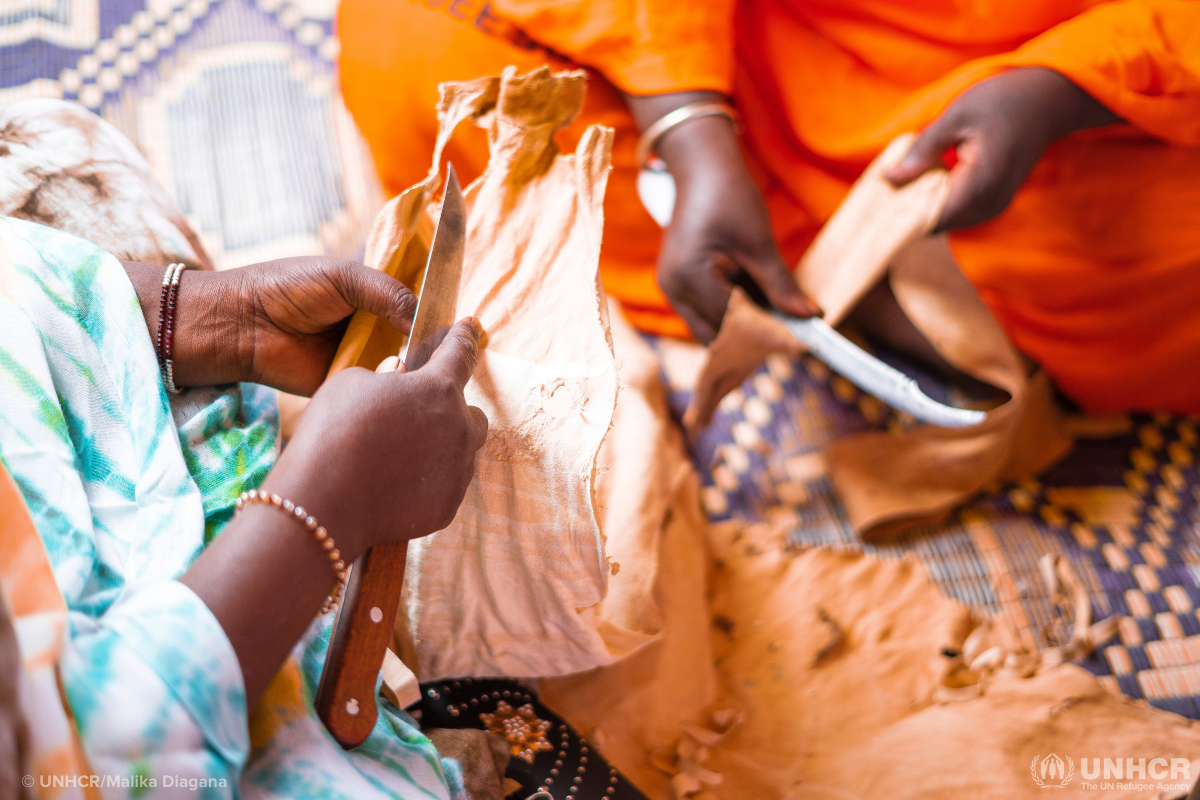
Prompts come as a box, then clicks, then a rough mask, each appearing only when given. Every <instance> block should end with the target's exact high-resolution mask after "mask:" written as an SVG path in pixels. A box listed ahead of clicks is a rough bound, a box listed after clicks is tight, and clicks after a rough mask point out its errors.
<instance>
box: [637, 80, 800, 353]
mask: <svg viewBox="0 0 1200 800" xmlns="http://www.w3.org/2000/svg"><path fill="white" fill-rule="evenodd" d="M722 99H723V98H722V97H721V96H720V95H718V94H717V93H715V92H679V93H673V94H664V95H652V96H646V97H635V96H626V102H627V103H628V105H629V108H630V111H631V112H632V113H633V115H634V117H635V118H636V119H637V121H638V124H639V126H640V127H641V128H642V129H645V128H646V127H648V126H649V125H651V124H653V123H654V121H655V120H657V119H659V118H660V117H662V116H663V115H664V114H666V113H668V112H670V111H672V110H674V109H676V108H679V107H681V106H683V105H687V104H689V103H695V102H714V101H720V100H722ZM658 153H659V154H660V155H661V156H662V157H663V159H664V160H665V161H666V162H667V166H668V168H669V169H670V172H671V175H672V177H674V179H675V187H676V194H675V209H674V212H673V214H672V217H671V222H670V224H669V225H668V226H667V228H666V230H665V231H664V232H663V242H662V248H661V249H660V250H659V256H658V271H657V276H658V284H659V286H660V287H661V288H662V290H663V292H664V293H665V294H666V296H667V299H668V300H669V301H670V302H671V305H672V307H673V308H674V309H675V311H676V312H677V313H678V314H679V316H680V317H682V318H683V320H684V322H686V323H687V325H688V328H689V329H690V330H691V332H692V335H693V336H694V337H695V338H696V339H697V340H698V341H700V342H704V343H707V342H709V341H711V340H712V338H713V337H714V336H716V334H717V330H718V329H720V327H721V320H722V319H723V318H724V316H725V307H726V306H727V305H728V304H729V293H730V291H731V289H732V281H734V280H736V279H737V278H738V277H739V276H744V277H746V278H749V279H750V280H751V281H753V283H755V284H757V286H758V287H759V288H760V289H762V291H763V293H764V294H766V296H767V299H768V300H769V301H770V303H771V305H773V306H774V307H775V308H778V309H780V310H781V311H784V312H786V313H788V314H793V315H795V316H798V317H811V316H814V315H817V314H819V313H820V309H819V308H818V307H817V305H816V304H815V303H814V302H813V301H812V300H810V299H809V298H808V297H806V296H805V295H804V293H803V292H801V291H800V288H799V287H798V286H797V285H796V281H795V278H793V277H792V273H791V270H790V269H788V266H787V264H786V263H785V262H784V260H783V256H782V255H780V253H779V248H778V246H777V245H776V244H775V237H774V235H773V234H772V232H771V223H770V219H769V217H768V216H767V206H766V203H765V202H764V201H763V197H762V193H761V192H760V191H759V189H758V186H756V185H755V183H754V181H753V180H752V179H751V177H750V173H749V172H748V171H747V169H746V163H745V160H744V159H743V158H742V153H741V150H740V148H739V147H738V143H737V137H736V136H735V134H734V131H733V127H732V125H730V123H729V120H727V119H725V118H723V117H700V118H696V119H691V120H688V121H686V122H683V123H681V124H679V125H678V126H676V127H674V128H672V129H671V130H670V131H668V132H667V133H666V134H665V135H664V136H663V138H662V139H661V140H660V141H659V145H658Z"/></svg>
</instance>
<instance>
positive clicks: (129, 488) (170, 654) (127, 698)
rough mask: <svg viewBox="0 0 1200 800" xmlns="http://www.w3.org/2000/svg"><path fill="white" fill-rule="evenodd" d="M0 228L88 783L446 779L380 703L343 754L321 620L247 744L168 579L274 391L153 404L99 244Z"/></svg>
mask: <svg viewBox="0 0 1200 800" xmlns="http://www.w3.org/2000/svg"><path fill="white" fill-rule="evenodd" d="M0 244H2V246H3V248H4V249H6V250H7V252H8V255H9V257H10V259H11V263H10V264H9V267H8V268H5V269H0V460H2V461H3V464H4V466H5V467H6V468H7V470H8V471H9V473H10V474H11V475H12V478H13V480H14V482H15V483H16V485H17V487H18V489H19V490H20V493H21V494H22V496H23V498H24V500H25V504H26V505H27V506H28V508H29V510H30V514H31V516H32V518H33V522H34V524H35V526H36V528H37V531H38V533H39V534H40V536H41V539H42V541H43V543H44V545H45V549H46V552H47V555H48V557H49V561H50V565H51V567H52V568H53V572H54V577H55V580H56V581H57V583H58V588H59V590H60V591H61V592H62V594H63V596H64V598H65V599H66V603H67V608H68V611H69V616H68V636H67V638H66V643H65V645H64V651H63V653H62V656H61V660H60V674H61V679H62V684H63V689H64V693H65V695H66V697H67V700H68V701H69V705H70V711H71V713H72V714H73V716H74V720H75V723H76V728H77V729H78V732H79V735H80V738H81V739H82V742H83V746H84V750H85V751H86V754H87V757H88V760H89V762H90V765H91V767H92V769H93V770H94V772H95V773H96V774H97V775H98V776H99V787H100V790H101V792H102V793H103V795H104V796H105V797H117V798H125V797H180V796H188V797H191V796H195V797H235V796H239V794H240V795H242V796H247V797H288V798H303V797H322V798H334V797H396V798H400V797H403V798H430V799H431V800H434V799H435V798H436V799H438V800H441V799H443V798H449V797H450V795H451V793H453V794H456V795H457V794H460V793H461V785H455V786H449V785H448V784H447V777H450V780H451V783H453V784H460V781H455V780H454V776H455V775H456V774H457V770H456V769H454V768H453V765H452V764H443V763H442V761H441V760H440V759H439V757H438V754H437V751H436V750H435V749H434V748H433V745H432V744H431V743H430V742H429V740H428V739H427V738H425V737H424V736H423V735H422V734H421V733H420V731H419V730H418V729H417V727H416V726H415V725H414V723H413V721H412V719H411V718H409V717H408V715H407V714H404V713H403V712H397V711H396V710H395V709H392V708H390V707H388V706H386V705H383V706H382V707H381V709H380V711H381V714H380V721H379V723H378V724H377V726H376V729H375V731H374V733H373V734H372V736H371V738H370V739H368V740H367V742H366V743H365V744H364V745H363V746H362V747H361V748H360V749H359V750H358V751H357V752H355V753H345V752H343V751H342V750H341V748H340V747H338V746H337V744H336V743H335V742H334V741H333V740H332V739H331V738H330V737H329V736H328V735H327V734H326V733H325V731H324V729H323V728H322V727H321V725H320V723H319V722H318V721H317V720H316V717H315V715H314V713H313V710H312V694H313V692H314V690H315V684H316V680H317V678H318V677H319V674H320V669H321V664H322V663H323V660H324V656H325V649H326V647H327V645H328V639H329V628H330V619H329V618H326V619H321V620H316V621H314V624H313V625H312V626H311V627H310V629H309V632H308V634H306V636H305V637H304V639H303V640H302V641H301V642H300V643H299V644H298V645H297V647H296V649H295V650H294V651H293V655H292V657H291V658H290V659H289V661H288V663H287V664H285V666H284V668H283V670H281V672H280V674H279V676H277V678H276V679H275V681H274V682H273V683H272V684H271V687H270V689H269V690H268V693H267V696H266V698H265V699H264V702H263V703H262V704H260V707H259V709H258V712H257V713H256V715H255V720H254V736H253V746H252V743H251V739H252V737H251V735H250V730H249V724H248V720H247V710H246V703H245V694H244V690H243V686H242V675H241V670H240V668H239V666H238V662H237V657H236V655H235V653H234V651H233V649H232V647H231V646H230V644H229V641H228V639H227V638H226V637H225V634H224V632H223V631H222V629H221V626H220V624H219V623H218V622H217V620H216V618H215V617H213V616H212V614H211V613H210V612H209V610H208V608H207V607H206V606H205V605H204V604H203V603H202V602H201V601H200V600H199V598H197V597H196V596H195V595H194V594H193V593H192V592H191V591H190V590H189V589H188V588H187V587H185V586H184V585H183V584H181V583H179V582H178V581H176V580H175V579H176V578H177V577H178V576H179V575H181V574H182V573H183V572H184V571H185V570H186V569H187V567H188V565H189V564H191V562H192V561H193V560H194V559H195V558H196V557H197V556H198V555H199V554H200V552H201V551H202V550H203V548H204V546H205V544H206V543H207V542H209V541H211V539H212V538H213V537H214V536H216V535H217V534H218V533H219V531H220V528H221V527H222V526H223V525H224V523H225V522H227V521H228V519H229V517H230V515H231V509H232V504H233V499H234V497H236V495H237V494H238V493H239V492H240V491H242V490H243V489H244V488H248V487H250V486H255V485H257V484H258V483H260V482H261V481H262V479H263V478H264V477H265V476H266V473H267V471H268V470H269V469H270V467H271V465H272V464H273V463H274V459H275V456H276V452H277V433H276V431H277V421H276V419H275V409H274V402H273V399H272V398H271V395H270V394H269V393H268V392H265V391H262V390H261V389H260V387H252V386H248V385H244V386H241V387H236V386H235V387H224V388H217V389H211V390H192V391H189V392H186V393H185V394H184V395H182V396H181V397H180V398H179V399H176V400H174V401H173V402H172V403H168V399H167V395H166V393H165V391H164V390H163V388H162V383H161V381H160V379H159V374H158V365H157V363H156V360H155V356H154V351H153V347H152V344H151V342H150V338H149V336H148V335H147V333H146V328H145V323H144V321H143V317H142V313H141V309H140V307H139V306H138V302H137V297H136V295H135V294H134V292H133V288H132V286H131V285H130V283H129V280H128V278H127V277H126V275H125V272H124V270H123V269H122V268H121V266H120V264H119V263H118V262H117V261H116V260H115V259H113V257H112V256H110V255H108V254H106V253H105V252H103V251H102V250H100V249H98V248H97V247H95V246H94V245H91V244H88V243H86V242H83V241H81V240H79V239H75V238H73V237H70V236H67V235H66V234H63V233H60V232H58V231H54V230H51V229H49V228H44V227H41V226H38V225H33V224H31V223H28V222H23V221H21V220H15V219H5V218H0ZM172 414H174V419H173V418H172ZM176 430H178V435H175V434H176ZM54 792H55V790H53V789H51V790H50V792H49V793H50V794H53V793H54Z"/></svg>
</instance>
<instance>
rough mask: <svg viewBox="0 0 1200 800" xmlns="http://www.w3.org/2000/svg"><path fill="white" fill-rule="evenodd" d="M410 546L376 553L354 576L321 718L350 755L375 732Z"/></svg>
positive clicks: (323, 685)
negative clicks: (380, 684) (377, 698)
mask: <svg viewBox="0 0 1200 800" xmlns="http://www.w3.org/2000/svg"><path fill="white" fill-rule="evenodd" d="M407 560H408V542H392V543H389V544H380V545H376V546H375V547H372V548H371V549H370V550H368V551H367V552H366V553H364V554H363V556H362V558H360V559H359V560H358V561H357V562H356V563H355V564H354V566H353V568H352V569H351V571H350V580H349V582H348V583H347V585H346V596H345V599H344V600H343V601H342V607H341V609H339V610H338V614H337V619H336V620H334V623H333V635H332V637H331V639H330V641H329V652H328V653H326V654H325V668H324V669H323V670H322V671H321V682H320V684H319V685H318V686H317V701H316V707H317V715H318V716H319V717H320V718H321V722H323V723H325V728H326V729H327V730H328V731H329V733H330V734H332V735H333V738H334V739H337V741H338V744H340V745H341V746H342V747H343V748H344V749H346V750H352V749H353V748H355V747H358V746H359V745H360V744H362V743H363V742H364V741H366V739H367V737H368V736H370V735H371V730H372V729H373V728H374V727H375V718H376V717H377V716H378V711H377V709H376V707H375V684H376V682H377V680H378V678H379V669H380V667H382V666H383V654H384V651H385V650H387V646H388V643H389V642H390V641H391V638H392V625H393V623H395V621H396V608H397V607H398V606H399V604H400V590H401V589H402V588H403V586H404V565H405V563H406V562H407Z"/></svg>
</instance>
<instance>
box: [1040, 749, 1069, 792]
mask: <svg viewBox="0 0 1200 800" xmlns="http://www.w3.org/2000/svg"><path fill="white" fill-rule="evenodd" d="M1029 774H1030V775H1032V776H1033V782H1034V783H1036V784H1037V785H1038V786H1040V787H1042V788H1043V789H1065V788H1067V784H1068V783H1070V782H1071V778H1073V777H1075V762H1074V761H1072V760H1071V757H1070V756H1067V760H1066V761H1065V762H1064V761H1063V760H1062V759H1061V758H1059V757H1058V755H1057V754H1055V753H1051V754H1050V755H1048V756H1046V757H1045V758H1042V757H1041V756H1034V758H1033V761H1032V762H1031V763H1030V764H1029Z"/></svg>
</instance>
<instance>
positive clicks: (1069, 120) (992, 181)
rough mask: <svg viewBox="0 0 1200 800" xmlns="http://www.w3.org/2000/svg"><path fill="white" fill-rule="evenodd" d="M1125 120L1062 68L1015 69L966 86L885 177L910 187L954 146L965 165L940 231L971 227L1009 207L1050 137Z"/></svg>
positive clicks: (953, 178)
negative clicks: (912, 181) (1062, 71)
mask: <svg viewBox="0 0 1200 800" xmlns="http://www.w3.org/2000/svg"><path fill="white" fill-rule="evenodd" d="M1119 121H1120V120H1119V118H1118V117H1117V116H1116V115H1115V114H1113V113H1112V112H1111V111H1109V110H1108V109H1107V108H1105V107H1104V106H1102V105H1100V103H1098V102H1097V101H1096V100H1095V99H1094V98H1092V97H1091V95H1089V94H1087V93H1086V92H1084V91H1083V90H1082V89H1080V88H1079V87H1078V86H1076V85H1075V84H1074V83H1072V82H1071V81H1070V80H1068V79H1067V78H1065V77H1063V76H1062V75H1061V74H1059V73H1058V72H1055V71H1054V70H1050V69H1044V68H1042V67H1027V68H1023V69H1014V70H1010V71H1009V72H1005V73H1004V74H1002V75H998V76H996V77H995V78H991V79H990V80H986V81H984V82H983V83H980V84H977V85H976V86H973V87H971V88H970V89H968V90H967V91H965V92H963V93H962V95H961V96H960V97H959V98H958V99H957V100H955V101H954V103H953V104H951V106H950V107H949V108H947V109H946V111H945V113H943V114H942V115H941V116H940V117H938V118H937V119H936V120H935V121H934V122H933V123H932V124H931V125H930V126H929V127H927V128H926V129H925V130H924V131H922V133H921V135H920V136H919V137H917V140H916V141H915V142H914V143H913V146H912V148H911V149H910V150H909V151H908V154H907V155H905V157H904V159H903V160H902V161H901V162H900V163H899V164H897V165H896V166H894V167H892V168H891V169H890V170H888V171H887V172H886V173H885V176H886V177H887V179H888V180H890V181H891V182H892V183H893V184H895V185H897V186H902V185H904V184H906V183H908V182H909V181H911V180H914V179H915V178H917V177H918V176H920V175H922V174H923V173H925V172H927V171H928V170H930V169H933V168H935V167H940V166H941V165H942V155H943V154H944V153H945V152H946V151H947V150H948V149H950V148H954V149H955V150H956V152H957V157H958V163H957V164H955V166H954V167H953V169H951V170H950V196H949V198H948V199H947V201H946V207H945V208H944V209H943V210H942V216H941V218H940V219H939V220H938V224H937V227H936V228H935V230H936V231H946V230H954V229H957V228H967V227H970V226H972V225H978V224H979V223H981V222H986V221H988V220H989V219H992V218H993V217H995V216H997V215H998V214H999V213H1000V212H1001V211H1003V210H1004V209H1006V208H1008V204H1009V203H1010V202H1012V198H1013V195H1015V194H1016V192H1017V189H1019V188H1020V186H1021V184H1022V183H1023V182H1024V181H1025V178H1026V176H1028V175H1029V172H1030V170H1032V169H1033V166H1034V164H1036V163H1037V161H1038V159H1039V158H1041V155H1042V151H1043V150H1045V149H1046V145H1048V144H1049V143H1050V142H1052V141H1054V140H1055V139H1059V138H1061V137H1063V136H1066V135H1068V134H1070V133H1073V132H1075V131H1078V130H1083V129H1084V128H1094V127H1097V126H1100V125H1108V124H1110V123H1113V122H1119Z"/></svg>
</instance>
